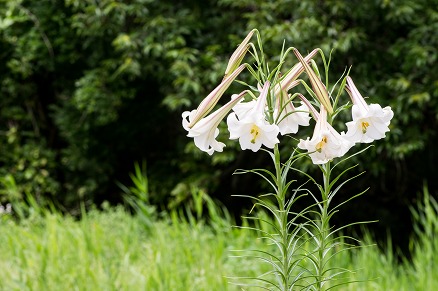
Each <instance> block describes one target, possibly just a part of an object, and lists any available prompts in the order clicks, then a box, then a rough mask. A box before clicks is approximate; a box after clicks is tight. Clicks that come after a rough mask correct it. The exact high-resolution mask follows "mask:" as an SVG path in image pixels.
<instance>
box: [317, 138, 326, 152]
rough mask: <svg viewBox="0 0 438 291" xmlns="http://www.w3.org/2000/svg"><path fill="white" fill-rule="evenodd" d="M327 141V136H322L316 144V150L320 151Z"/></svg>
mask: <svg viewBox="0 0 438 291" xmlns="http://www.w3.org/2000/svg"><path fill="white" fill-rule="evenodd" d="M326 143H327V137H326V136H324V137H323V138H322V139H321V141H320V142H319V143H317V144H316V151H317V152H318V153H320V152H321V151H322V148H323V147H324V146H325V144H326Z"/></svg>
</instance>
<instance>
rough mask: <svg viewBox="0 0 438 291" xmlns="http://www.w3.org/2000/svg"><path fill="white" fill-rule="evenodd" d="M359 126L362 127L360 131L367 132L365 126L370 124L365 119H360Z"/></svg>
mask: <svg viewBox="0 0 438 291" xmlns="http://www.w3.org/2000/svg"><path fill="white" fill-rule="evenodd" d="M360 124H361V127H362V133H364V134H365V133H366V132H367V127H368V126H370V124H369V123H368V122H366V121H362V122H361V123H360Z"/></svg>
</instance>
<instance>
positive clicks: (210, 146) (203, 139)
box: [182, 91, 247, 155]
mask: <svg viewBox="0 0 438 291" xmlns="http://www.w3.org/2000/svg"><path fill="white" fill-rule="evenodd" d="M246 93H247V92H246V91H243V92H242V93H240V94H239V95H234V96H233V97H232V98H231V101H229V102H228V103H227V104H225V105H224V106H222V107H221V108H219V109H217V110H216V111H214V112H213V113H211V114H210V115H208V116H206V117H204V118H202V119H201V120H199V121H198V122H197V123H196V124H195V125H194V126H193V127H192V128H190V127H189V120H188V117H189V116H190V114H192V112H193V111H192V112H188V111H186V112H184V113H183V114H182V118H183V127H184V128H185V129H186V130H187V131H188V134H187V136H188V137H193V139H194V142H195V145H196V146H197V147H198V148H199V149H200V150H201V151H204V152H206V153H208V154H209V155H212V154H213V152H215V151H217V152H222V150H223V148H224V147H225V144H224V143H222V142H218V141H217V140H216V137H217V136H218V135H219V129H218V128H217V127H218V125H219V123H220V122H221V121H222V119H224V117H225V116H226V115H227V114H228V112H230V110H231V108H233V106H234V105H236V103H238V102H239V101H240V100H241V99H242V98H243V96H244V95H245V94H246Z"/></svg>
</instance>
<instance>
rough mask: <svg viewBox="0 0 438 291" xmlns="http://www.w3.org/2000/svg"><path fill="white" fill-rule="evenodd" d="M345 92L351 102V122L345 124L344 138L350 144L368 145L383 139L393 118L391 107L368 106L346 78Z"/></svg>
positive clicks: (351, 81) (349, 79)
mask: <svg viewBox="0 0 438 291" xmlns="http://www.w3.org/2000/svg"><path fill="white" fill-rule="evenodd" d="M347 86H348V87H347V92H348V93H349V94H350V97H351V99H352V101H353V108H352V117H353V121H350V122H347V123H346V125H347V128H348V131H347V133H346V138H348V139H349V140H350V141H352V142H360V143H370V142H372V141H373V140H377V139H381V138H384V137H385V133H386V132H388V131H389V127H388V126H389V123H390V121H391V119H392V117H393V116H394V112H393V111H392V110H391V107H389V106H386V107H385V108H382V107H381V106H380V105H379V104H370V105H368V104H367V103H366V102H365V100H364V98H363V97H362V95H361V94H360V93H359V91H358V90H357V88H356V86H355V85H354V83H353V80H352V79H351V78H350V77H347Z"/></svg>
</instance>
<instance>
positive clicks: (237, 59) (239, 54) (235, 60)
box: [224, 29, 256, 79]
mask: <svg viewBox="0 0 438 291" xmlns="http://www.w3.org/2000/svg"><path fill="white" fill-rule="evenodd" d="M255 31H256V30H255V29H253V30H251V31H250V32H249V33H248V35H247V36H246V37H245V39H244V40H243V41H242V43H241V44H240V45H239V46H238V47H237V49H236V50H235V51H234V53H233V54H232V55H231V58H230V60H229V61H228V65H227V68H226V69H225V75H224V79H225V78H226V77H227V76H228V75H229V74H231V73H232V72H234V70H236V68H237V67H238V66H239V65H240V63H241V62H242V60H243V58H244V57H245V55H246V52H247V51H248V49H249V47H250V45H249V44H248V43H249V40H250V39H251V37H252V36H253V34H254V32H255Z"/></svg>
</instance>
